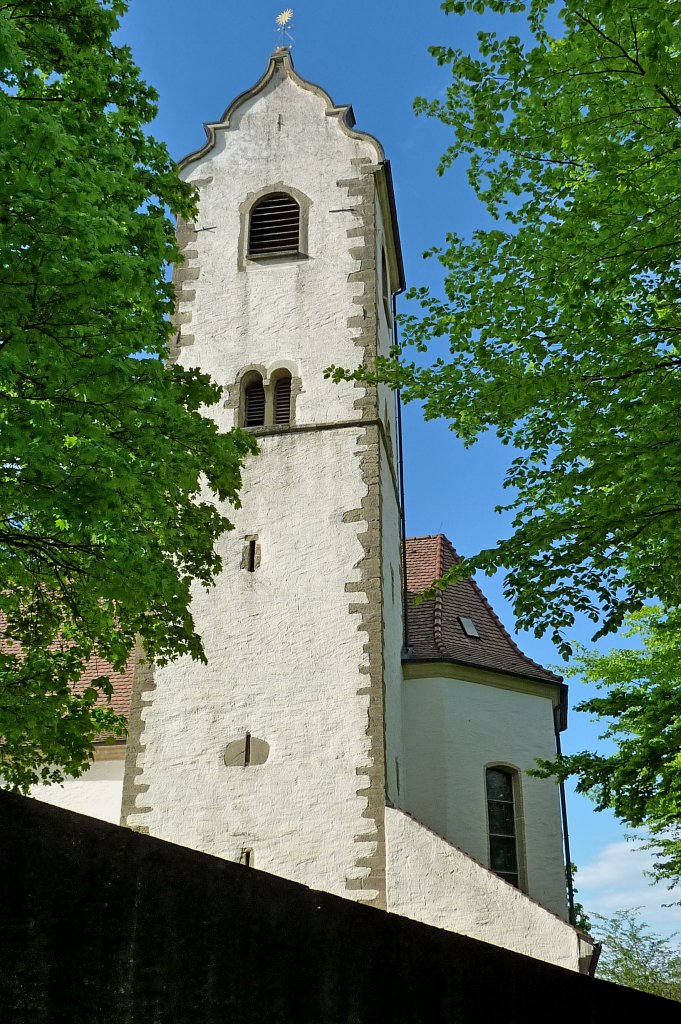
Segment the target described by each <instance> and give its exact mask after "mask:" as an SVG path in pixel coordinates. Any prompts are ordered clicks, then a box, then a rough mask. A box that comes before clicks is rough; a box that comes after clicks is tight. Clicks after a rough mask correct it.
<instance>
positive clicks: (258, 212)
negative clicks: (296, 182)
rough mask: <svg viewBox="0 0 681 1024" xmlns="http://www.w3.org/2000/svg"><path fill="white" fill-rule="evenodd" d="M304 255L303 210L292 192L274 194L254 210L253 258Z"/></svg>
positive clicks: (250, 228) (251, 224)
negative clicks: (302, 252)
mask: <svg viewBox="0 0 681 1024" xmlns="http://www.w3.org/2000/svg"><path fill="white" fill-rule="evenodd" d="M298 252H300V207H299V205H298V203H297V202H296V201H295V199H294V198H293V196H291V195H289V194H288V192H271V193H270V194H269V195H267V196H265V197H264V198H263V199H261V200H260V201H259V202H257V203H256V204H255V206H254V207H253V208H252V209H251V215H250V219H249V225H248V255H249V256H279V255H281V254H284V253H298Z"/></svg>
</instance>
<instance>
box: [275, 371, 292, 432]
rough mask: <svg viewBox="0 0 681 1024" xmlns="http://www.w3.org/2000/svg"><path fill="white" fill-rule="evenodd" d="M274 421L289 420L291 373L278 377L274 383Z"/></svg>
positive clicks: (280, 422) (285, 421) (282, 422)
mask: <svg viewBox="0 0 681 1024" xmlns="http://www.w3.org/2000/svg"><path fill="white" fill-rule="evenodd" d="M274 422H275V424H284V423H290V422H291V375H290V374H288V373H287V374H284V375H282V376H281V377H278V378H277V380H276V382H275V385H274Z"/></svg>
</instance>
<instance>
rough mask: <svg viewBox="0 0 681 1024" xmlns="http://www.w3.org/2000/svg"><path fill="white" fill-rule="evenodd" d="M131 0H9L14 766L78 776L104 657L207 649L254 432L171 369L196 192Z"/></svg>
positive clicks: (8, 433) (9, 573)
mask: <svg viewBox="0 0 681 1024" xmlns="http://www.w3.org/2000/svg"><path fill="white" fill-rule="evenodd" d="M125 9H126V3H125V2H124V0H112V2H108V3H107V2H104V0H102V2H99V0H78V2H77V3H74V2H73V0H8V2H4V3H0V594H1V597H0V607H1V608H2V611H3V613H4V623H5V637H6V640H5V644H4V647H3V650H2V653H1V654H0V736H1V737H2V746H1V748H0V761H1V764H2V774H3V775H4V777H5V779H6V781H7V782H9V784H11V785H13V786H16V787H18V788H26V787H27V786H28V785H29V784H30V783H31V782H33V781H35V780H37V779H38V778H41V779H43V780H46V781H54V780H59V779H60V778H61V777H62V776H63V774H64V773H65V772H70V773H76V774H77V773H78V772H80V771H82V770H83V769H84V768H85V767H86V766H87V763H88V757H89V752H90V749H91V744H92V741H93V739H94V737H95V736H96V735H97V734H98V733H99V732H101V730H103V729H107V730H115V729H116V728H120V725H121V723H120V721H119V720H118V719H116V716H114V715H113V713H112V712H111V711H110V710H109V709H96V708H95V707H94V702H95V700H96V699H97V697H98V694H99V692H100V691H103V692H104V693H107V692H109V686H108V682H107V680H106V678H100V679H99V680H97V681H96V683H95V684H93V686H92V687H89V688H88V689H87V690H86V692H85V694H84V695H82V696H80V697H76V696H75V695H74V693H73V691H72V689H71V683H72V682H73V681H74V680H75V679H77V678H78V676H79V675H80V673H81V670H82V668H83V665H84V664H85V663H86V661H87V659H88V658H89V656H90V655H91V654H92V652H93V651H97V652H98V653H99V654H100V655H101V656H102V657H103V658H105V659H107V660H108V661H110V662H111V663H112V664H113V665H114V667H115V668H118V669H120V668H122V667H123V666H124V665H125V663H126V660H127V658H128V655H129V653H130V651H131V649H132V648H133V645H134V643H135V638H136V636H137V635H138V634H139V635H140V636H141V637H142V640H143V643H144V647H145V649H146V651H147V654H148V656H149V657H150V658H152V659H155V660H157V661H161V662H162V661H164V660H167V659H170V658H173V657H176V656H178V655H181V654H189V655H191V656H192V657H194V658H202V657H203V651H202V647H201V641H200V638H199V637H198V636H197V634H196V632H195V629H194V624H193V621H192V617H191V613H190V611H189V594H190V585H191V584H192V582H196V583H197V584H201V585H204V586H209V585H210V584H211V581H212V580H213V579H214V577H215V574H216V572H217V571H218V570H219V568H220V559H219V556H218V554H217V553H216V550H215V541H216V539H217V538H218V537H219V536H220V535H221V534H222V533H223V531H224V530H225V529H227V528H229V525H230V524H229V522H228V520H227V519H226V518H225V515H224V514H223V511H222V509H223V508H224V505H218V504H217V502H216V500H215V497H217V499H219V501H220V503H227V502H231V503H232V504H237V503H238V488H239V485H240V468H241V464H242V462H243V459H244V458H245V456H246V454H247V453H248V452H249V451H252V450H253V448H254V444H253V442H252V440H251V438H250V437H249V436H248V435H246V434H243V433H240V432H234V433H230V434H220V433H219V432H218V430H217V428H216V426H215V424H214V423H213V422H212V421H211V420H210V419H207V418H204V417H202V416H201V415H200V409H201V408H202V407H204V406H211V405H213V404H214V403H215V402H217V401H218V399H219V396H220V389H219V388H218V386H217V385H216V384H214V383H213V382H212V381H211V380H210V379H209V377H207V376H206V375H205V374H202V373H200V372H199V371H198V370H192V369H182V368H180V367H179V366H177V365H175V366H172V367H169V368H166V366H165V364H164V360H165V359H166V357H167V355H168V339H169V332H170V323H169V315H170V314H171V312H172V307H173V296H172V290H171V286H170V284H169V283H168V282H167V281H166V267H167V265H168V263H170V262H172V261H174V260H175V259H176V258H177V252H176V248H175V241H174V230H173V223H172V220H171V219H170V216H169V212H170V213H174V214H179V215H183V216H191V214H192V212H193V208H194V200H193V197H192V195H191V193H190V191H189V189H188V188H187V186H186V185H184V184H183V183H182V182H180V181H179V179H178V178H177V176H176V170H175V166H174V164H173V163H172V161H171V160H170V158H169V155H168V153H167V151H166V148H165V147H164V146H163V145H161V144H160V143H158V142H157V141H155V140H154V139H153V138H152V137H151V136H150V135H148V134H147V133H146V131H145V128H144V126H145V125H146V124H147V123H148V122H149V121H151V119H152V118H153V116H154V114H155V99H156V95H155V93H154V91H153V90H152V89H150V88H149V87H148V86H147V85H145V83H144V82H142V81H141V80H140V77H139V72H138V69H137V67H136V66H135V64H134V63H133V61H132V58H131V54H130V51H129V49H128V48H127V47H122V46H117V45H115V44H114V43H113V42H112V33H113V32H114V31H115V29H116V27H117V25H118V20H119V17H120V16H121V15H122V14H123V13H124V12H125Z"/></svg>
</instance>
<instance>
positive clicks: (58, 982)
mask: <svg viewBox="0 0 681 1024" xmlns="http://www.w3.org/2000/svg"><path fill="white" fill-rule="evenodd" d="M0 938H1V943H2V944H1V952H0V958H1V962H0V1021H2V1024H29V1022H30V1024H138V1022H139V1024H237V1022H238V1024H384V1022H385V1024H420V1022H423V1024H426V1022H427V1024H489V1022H491V1021H497V1020H503V1021H504V1022H505V1024H534V1022H536V1024H540V1022H541V1024H545V1022H546V1021H547V1020H550V1021H551V1024H562V1022H565V1024H567V1022H570V1024H574V1022H575V1021H579V1022H580V1024H590V1022H594V1024H595V1022H599V1024H603V1022H604V1021H613V1020H625V1019H629V1018H631V1016H632V1015H633V1016H634V1017H636V1018H638V1019H647V1020H654V1021H655V1022H656V1024H665V1022H667V1021H669V1022H671V1021H674V1022H678V1012H679V1007H678V1004H677V1003H672V1002H668V1001H667V1000H664V999H658V998H657V997H655V996H648V995H643V994H641V993H637V992H634V991H632V990H630V989H623V988H619V987H618V986H616V985H611V984H609V983H608V982H605V981H597V980H594V979H591V978H586V977H583V976H581V975H578V974H573V973H572V972H569V971H564V970H561V969H560V968H558V967H552V966H550V965H547V964H544V963H541V962H539V961H536V960H532V959H529V958H528V957H523V956H519V955H517V954H515V953H510V952H507V951H505V950H501V949H498V948H496V947H494V946H489V945H487V944H486V943H482V942H477V941H475V940H474V939H467V938H463V937H461V936H458V935H452V934H449V933H447V932H444V931H440V930H438V929H436V928H429V927H427V926H426V925H421V924H418V923H415V922H413V921H408V920H406V919H405V918H401V917H397V916H395V915H392V914H387V913H385V912H383V911H379V910H374V909H371V908H369V907H364V906H360V905H358V904H356V903H352V902H350V901H348V900H344V899H340V898H338V897H335V896H330V895H328V894H326V893H320V892H315V891H313V890H310V889H307V888H305V887H304V886H301V885H296V884H295V883H293V882H288V881H286V880H284V879H281V878H278V877H275V876H273V875H268V874H265V873H264V872H260V871H256V870H253V869H249V868H244V867H240V866H239V865H237V864H232V863H229V862H226V861H221V860H218V859H216V858H213V857H208V856H205V855H203V854H199V853H195V852H194V851H192V850H187V849H184V848H182V847H179V846H174V845H172V844H171V843H165V842H162V841H160V840H158V839H153V838H150V837H148V836H144V835H138V834H136V833H134V832H131V831H129V830H127V829H122V828H117V827H116V826H113V825H107V824H105V823H103V822H99V821H96V820H94V819H92V818H87V817H84V816H82V815H78V814H73V813H71V812H69V811H63V810H60V809H58V808H54V807H51V806H49V805H47V804H42V803H38V802H37V801H34V800H29V799H26V798H23V797H18V796H15V795H12V794H8V793H0Z"/></svg>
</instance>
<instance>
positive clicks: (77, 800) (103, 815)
mask: <svg viewBox="0 0 681 1024" xmlns="http://www.w3.org/2000/svg"><path fill="white" fill-rule="evenodd" d="M121 753H123V751H122V750H121ZM123 769H124V761H123V759H122V758H117V759H116V760H97V761H94V762H93V764H92V765H91V766H90V768H89V769H88V770H87V771H86V772H85V773H84V774H83V775H81V776H80V777H79V778H77V779H72V778H68V779H66V780H65V782H64V783H63V784H62V785H52V786H43V785H40V786H33V787H32V789H31V792H30V796H32V797H35V799H36V800H41V801H42V802H43V803H46V804H52V805H53V806H54V807H63V808H64V810H66V811H77V812H78V813H79V814H87V815H88V816H89V817H90V818H99V819H100V820H101V821H109V822H111V824H112V825H118V823H119V822H120V818H121V798H122V795H123Z"/></svg>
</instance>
